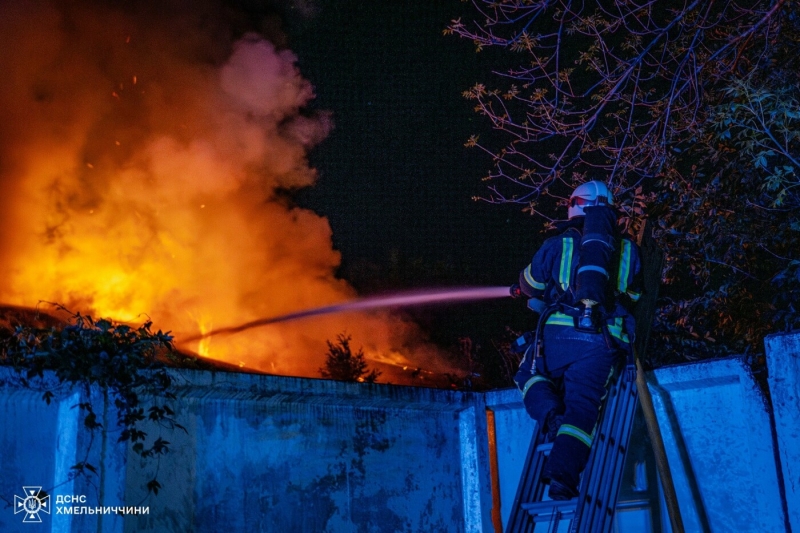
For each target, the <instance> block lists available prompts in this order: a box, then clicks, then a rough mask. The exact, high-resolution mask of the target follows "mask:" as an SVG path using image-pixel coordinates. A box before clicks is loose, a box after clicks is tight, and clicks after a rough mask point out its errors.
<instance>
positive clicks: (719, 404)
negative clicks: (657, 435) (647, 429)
mask: <svg viewBox="0 0 800 533" xmlns="http://www.w3.org/2000/svg"><path fill="white" fill-rule="evenodd" d="M648 383H649V385H650V388H651V392H652V393H653V403H654V406H655V409H656V412H657V416H658V419H659V425H660V427H661V431H662V434H663V437H664V443H665V445H666V449H667V454H668V460H669V463H670V469H671V471H672V474H673V477H674V481H675V486H676V491H677V494H678V500H679V505H680V509H681V513H682V516H683V522H684V525H685V527H686V531H720V532H728V531H737V532H744V531H752V532H753V533H758V532H763V531H783V530H784V529H785V528H784V516H783V511H782V507H781V496H780V490H779V487H778V476H777V470H776V464H775V461H774V457H775V455H774V450H773V447H772V440H771V438H770V434H771V433H770V420H769V415H768V413H767V411H766V407H765V404H764V400H763V397H762V395H761V393H760V392H759V390H758V388H757V386H756V384H755V382H754V380H753V379H752V377H751V376H750V375H749V374H748V371H747V369H746V367H745V365H744V363H743V361H742V360H741V359H739V358H731V359H723V360H713V361H708V362H704V363H698V364H691V365H681V366H674V367H667V368H661V369H658V370H656V371H655V373H654V374H653V375H651V376H650V377H649V379H648Z"/></svg>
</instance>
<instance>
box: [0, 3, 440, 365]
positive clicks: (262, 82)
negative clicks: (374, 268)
mask: <svg viewBox="0 0 800 533" xmlns="http://www.w3.org/2000/svg"><path fill="white" fill-rule="evenodd" d="M160 5H161V4H160ZM172 15H173V14H172V13H171V12H170V9H169V6H168V5H167V7H164V8H163V9H158V10H150V11H148V12H147V13H144V14H137V13H134V12H132V11H126V12H123V11H117V10H114V8H113V7H110V6H104V7H100V6H99V5H98V4H97V3H91V5H79V4H76V3H69V5H68V6H63V5H61V4H59V3H55V2H53V3H47V2H41V3H37V4H35V6H34V5H33V3H28V2H25V3H23V2H11V3H5V4H3V16H2V17H0V69H1V70H2V72H3V73H4V77H5V82H4V91H3V92H2V93H0V183H1V184H2V188H3V193H4V194H3V200H2V202H3V203H2V205H1V206H0V211H2V215H1V216H2V217H3V219H2V227H3V228H4V229H3V230H2V234H0V247H1V250H2V263H3V267H4V272H6V276H4V279H3V282H2V285H0V299H2V301H4V302H7V303H11V304H17V305H27V306H32V305H35V304H36V303H37V302H38V301H40V300H49V301H55V302H59V303H62V304H64V305H66V306H67V307H69V308H71V309H73V310H76V311H81V312H86V313H92V314H95V315H98V316H104V317H110V318H113V319H116V320H121V321H133V322H136V321H141V320H142V319H143V316H144V315H147V316H149V317H150V318H152V320H153V321H154V323H155V324H156V326H157V327H159V328H161V329H165V330H172V331H173V333H174V334H175V335H176V337H177V339H178V341H179V342H180V340H181V338H188V337H190V336H196V335H198V334H203V333H207V332H208V331H210V330H212V329H213V328H215V327H223V326H230V325H235V324H238V323H244V322H249V321H252V320H255V319H258V318H260V317H265V316H276V315H281V314H285V313H290V312H294V311H297V310H301V309H305V308H309V307H315V306H320V305H330V304H333V303H336V302H341V301H344V300H348V299H351V298H353V297H354V296H355V294H354V291H353V290H352V289H351V288H350V287H349V286H348V285H347V283H345V282H344V281H342V280H340V279H337V278H336V277H335V275H334V272H335V269H336V267H337V266H338V264H339V254H338V252H336V251H335V250H334V249H333V247H332V242H331V230H330V227H329V225H328V223H327V220H326V219H324V218H323V217H320V216H318V215H316V214H315V213H313V212H311V211H309V210H305V209H300V208H298V207H295V206H292V205H291V204H290V203H289V202H287V201H286V200H285V196H284V195H280V194H278V191H283V190H294V189H298V188H301V187H307V186H310V185H312V184H313V183H314V180H315V178H316V174H315V172H314V170H313V169H311V168H310V167H309V165H308V163H307V160H306V154H307V151H308V149H309V148H310V147H312V146H313V145H314V144H316V143H318V142H319V141H321V140H322V139H323V138H324V137H325V136H326V135H327V133H328V131H329V128H330V127H331V126H330V120H329V117H328V116H327V115H325V114H320V113H307V112H302V111H303V108H304V106H306V105H307V104H308V102H309V101H310V100H311V99H312V98H313V90H312V87H311V85H310V84H309V82H308V81H306V80H304V79H303V78H302V77H301V75H300V73H299V72H298V70H297V68H296V67H295V64H294V63H295V60H296V58H295V57H294V56H293V54H292V53H291V52H290V51H288V50H277V49H276V48H275V47H274V46H273V45H272V44H271V43H270V42H268V41H266V40H263V39H261V38H259V37H257V36H255V35H248V36H245V37H244V38H242V39H239V40H238V41H236V42H228V41H225V39H223V38H221V37H220V36H221V35H224V33H221V32H219V31H216V32H215V31H209V29H208V27H207V25H208V20H209V19H208V18H207V17H206V18H204V13H202V10H198V11H197V12H194V11H193V12H191V13H181V17H174V16H172ZM217 30H219V28H217ZM344 331H346V332H347V333H349V334H352V335H353V345H354V346H363V347H364V351H365V353H366V354H367V356H368V357H370V358H371V359H372V360H373V361H384V362H388V363H392V364H396V365H401V366H403V365H405V366H410V367H414V366H419V365H422V366H429V367H433V366H435V360H434V359H433V358H431V357H429V356H430V355H431V354H432V351H431V350H430V349H429V348H425V346H424V345H420V343H418V342H415V341H413V339H415V338H416V336H417V332H416V328H415V326H414V325H413V324H408V323H405V322H403V321H402V320H401V319H399V318H397V317H395V316H392V315H388V314H380V315H350V316H329V317H324V318H319V319H315V320H314V322H313V324H308V323H296V324H292V323H287V324H284V325H281V326H280V327H277V326H276V327H272V328H262V329H259V330H253V331H248V332H246V333H242V334H240V335H236V336H230V337H219V338H215V337H212V338H207V339H203V340H200V341H195V342H193V343H192V344H191V345H190V346H183V347H184V348H188V349H191V350H193V351H197V352H199V353H201V354H204V355H209V356H211V357H215V358H218V359H221V360H225V361H228V362H231V363H234V364H243V365H247V366H249V367H252V368H257V369H261V370H264V371H268V372H274V373H281V374H293V375H309V376H316V375H318V369H319V367H320V366H321V364H322V360H323V356H324V353H325V348H326V346H325V340H326V339H335V338H336V335H337V334H339V333H342V332H344ZM410 354H415V355H413V356H412V355H410ZM410 357H414V358H416V359H417V361H415V362H413V363H412V362H411V361H410V360H409V358H410ZM423 359H424V360H423ZM385 377H388V378H389V379H392V380H394V381H397V380H398V377H397V376H394V377H393V376H391V375H387V374H385Z"/></svg>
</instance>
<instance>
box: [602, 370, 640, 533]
mask: <svg viewBox="0 0 800 533" xmlns="http://www.w3.org/2000/svg"><path fill="white" fill-rule="evenodd" d="M622 394H623V399H624V402H623V403H624V412H623V413H621V415H622V416H620V417H619V419H618V428H617V433H616V435H615V436H614V440H615V443H614V450H613V452H614V453H613V454H612V456H611V461H610V464H609V465H608V466H607V469H606V474H607V476H608V477H607V479H608V483H606V485H605V486H604V489H605V490H604V494H603V495H602V500H598V501H597V508H596V514H595V516H596V518H595V521H594V524H592V529H591V530H590V531H593V532H594V531H598V532H600V531H602V532H608V531H611V527H612V525H613V521H614V514H615V512H616V507H617V499H618V498H619V488H620V486H621V484H622V475H623V471H624V467H625V459H626V458H627V456H628V445H629V442H630V436H631V431H632V429H633V419H634V416H635V414H636V403H637V394H636V387H635V385H634V384H633V383H626V384H625V386H624V390H623V391H622Z"/></svg>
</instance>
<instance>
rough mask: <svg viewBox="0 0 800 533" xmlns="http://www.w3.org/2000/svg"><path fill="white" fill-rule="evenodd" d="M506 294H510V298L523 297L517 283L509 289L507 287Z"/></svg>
mask: <svg viewBox="0 0 800 533" xmlns="http://www.w3.org/2000/svg"><path fill="white" fill-rule="evenodd" d="M508 292H509V293H510V294H511V297H512V298H522V297H523V296H525V295H524V294H523V293H522V287H520V286H519V283H515V284H513V285H512V286H511V287H509V288H508Z"/></svg>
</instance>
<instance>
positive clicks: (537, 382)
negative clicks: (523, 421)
mask: <svg viewBox="0 0 800 533" xmlns="http://www.w3.org/2000/svg"><path fill="white" fill-rule="evenodd" d="M619 354H620V351H619V350H618V349H617V348H616V347H609V346H608V344H607V341H606V339H605V338H604V336H603V335H602V334H600V333H598V334H592V333H586V332H582V331H577V330H575V329H574V328H572V327H568V326H558V325H548V326H545V328H544V357H541V358H539V359H537V360H536V361H535V363H534V362H533V361H531V362H530V363H534V364H527V365H526V364H525V361H523V364H522V365H520V370H519V372H518V373H517V375H516V376H515V378H514V380H515V381H516V382H517V384H518V385H519V386H520V389H521V390H522V393H523V402H524V404H525V409H526V411H527V412H528V414H529V415H530V416H531V417H532V418H533V419H535V420H536V422H537V423H538V424H539V427H540V428H544V431H545V432H549V433H550V434H554V435H555V441H554V443H553V449H552V450H551V452H550V457H549V459H548V461H547V465H546V467H545V470H544V477H545V478H549V479H556V480H558V481H559V482H561V483H563V484H565V485H566V486H568V487H570V488H573V489H577V488H578V482H579V480H580V474H581V472H582V471H583V469H584V468H585V466H586V462H587V461H588V459H589V452H590V450H591V446H592V440H593V438H594V429H595V425H596V424H597V419H598V414H599V412H600V406H601V404H602V401H603V399H604V398H605V395H606V393H607V390H608V386H609V383H610V381H611V378H612V377H613V374H614V372H615V370H616V367H617V364H618V362H619V360H620V357H619ZM558 424H560V426H558ZM548 425H549V426H550V427H548ZM553 426H558V428H557V432H556V428H555V427H553Z"/></svg>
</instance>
